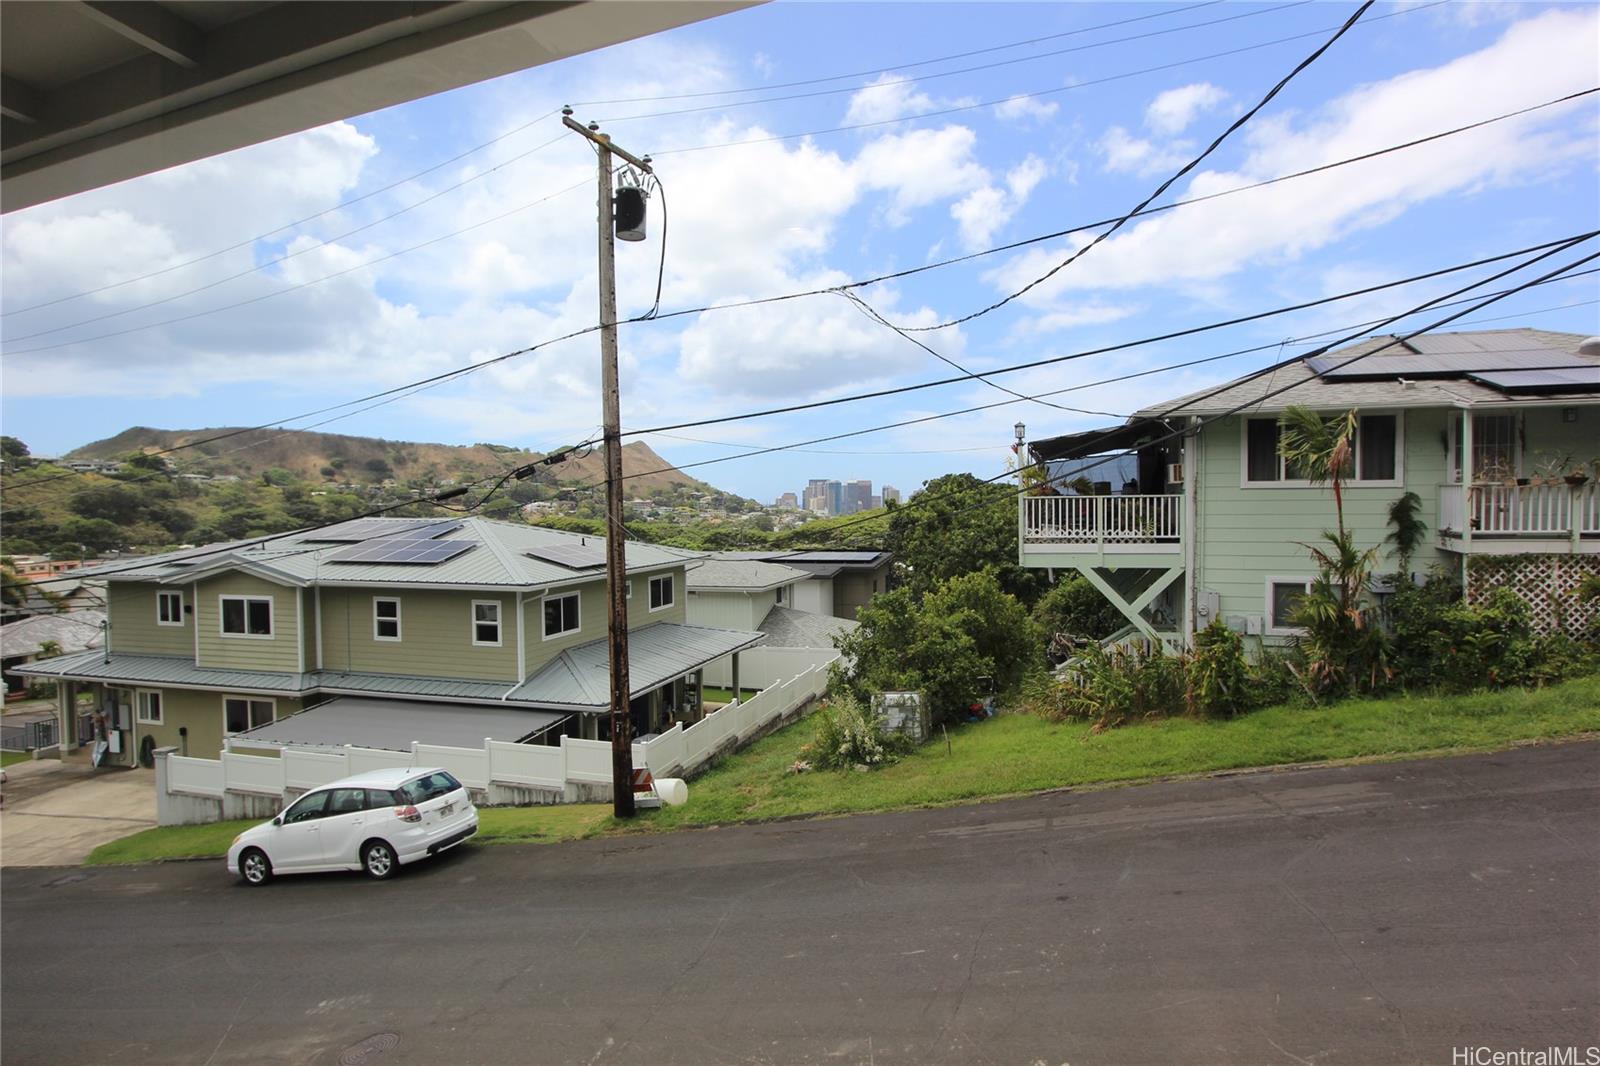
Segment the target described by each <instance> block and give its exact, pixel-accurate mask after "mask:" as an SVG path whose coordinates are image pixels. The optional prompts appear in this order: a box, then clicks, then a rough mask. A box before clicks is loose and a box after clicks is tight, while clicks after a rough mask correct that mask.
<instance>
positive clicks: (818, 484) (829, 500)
mask: <svg viewBox="0 0 1600 1066" xmlns="http://www.w3.org/2000/svg"><path fill="white" fill-rule="evenodd" d="M801 504H802V505H803V506H804V507H805V509H806V510H808V511H812V512H814V513H816V514H824V515H831V514H838V513H839V483H838V482H837V481H829V480H828V479H826V478H812V479H811V480H810V481H808V482H806V490H805V492H804V493H802V494H801Z"/></svg>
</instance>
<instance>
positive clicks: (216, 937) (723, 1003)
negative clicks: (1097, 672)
mask: <svg viewBox="0 0 1600 1066" xmlns="http://www.w3.org/2000/svg"><path fill="white" fill-rule="evenodd" d="M841 787H848V784H847V783H846V784H844V785H841ZM1597 816H1600V745H1597V744H1594V743H1574V744H1565V745H1559V746H1553V747H1543V748H1529V749H1523V750H1519V751H1514V752H1508V753H1504V754H1499V755H1492V756H1473V757H1467V758H1460V759H1437V760H1424V761H1417V762H1408V763H1391V764H1386V765H1372V766H1362V767H1345V768H1329V769H1317V770H1302V771H1291V772H1282V773H1268V774H1250V775H1241V776H1235V777H1229V778H1214V779H1209V780H1200V781H1188V782H1177V783H1169V784H1157V785H1149V786H1144V787H1138V788H1126V789H1117V790H1112V791H1105V792H1095V793H1079V794H1060V795H1052V796H1040V797H1033V798H1029V799H1023V800H1016V801H1008V802H1003V803H994V804H987V805H982V806H972V807H963V808H955V809H947V810H940V811H921V812H911V813H904V814H892V815H875V816H867V817H857V818H849V819H837V820H828V821H814V822H789V823H779V824H773V825H766V826H749V827H742V828H736V829H721V830H710V831H704V832H696V833H688V834H678V835H671V836H652V837H641V838H632V839H613V840H605V841H587V842H581V843H576V844H567V845H557V846H547V847H496V848H490V847H470V848H464V849H458V850H457V851H456V852H455V853H453V854H451V855H448V856H446V857H444V858H443V859H441V860H438V861H435V862H431V863H425V864H422V865H419V866H416V867H413V868H411V869H410V870H408V871H407V872H405V873H404V874H403V875H402V876H401V877H400V878H399V879H397V880H395V881H393V882H390V883H387V884H374V883H370V882H367V881H364V880H361V879H360V878H359V877H358V876H355V875H349V876H346V875H333V876H315V877H301V878H288V879H283V880H279V881H277V882H276V883H274V884H273V885H271V886H269V887H268V888H266V889H264V890H254V889H247V888H244V887H241V886H236V885H235V884H234V883H233V882H232V881H231V880H229V878H228V877H227V875H226V873H225V871H224V870H223V869H222V866H221V864H220V863H205V864H198V863H184V864H172V865H166V866H159V867H142V868H125V869H99V870H73V869H64V868H58V869H53V870H39V869H7V870H5V871H3V872H0V894H3V895H0V900H3V905H0V966H3V973H0V979H3V982H4V986H3V997H0V1026H3V1027H0V1055H3V1058H4V1062H5V1064H6V1066H20V1064H23V1063H51V1064H61V1063H86V1062H111V1061H116V1062H120V1063H130V1062H140V1063H142V1062H185V1063H195V1064H202V1063H204V1064H215V1063H237V1062H274V1063H295V1062H309V1063H319V1064H331V1063H338V1062H341V1061H343V1062H348V1063H351V1064H352V1066H361V1064H364V1066H390V1064H391V1063H449V1064H452V1066H454V1064H465V1063H521V1062H528V1063H586V1064H600V1063H613V1062H626V1063H649V1064H652V1066H656V1064H671V1063H686V1064H700V1063H721V1062H747V1061H748V1062H762V1063H764V1062H777V1063H787V1062H842V1063H850V1062H863V1063H878V1062H882V1063H894V1062H901V1063H905V1062H914V1063H937V1062H950V1063H968V1062H997V1063H1036V1062H1042V1063H1052V1064H1054V1063H1071V1064H1072V1066H1092V1064H1097V1063H1176V1062H1184V1063H1213V1062H1215V1063H1221V1062H1244V1063H1271V1062H1279V1063H1289V1064H1293V1063H1302V1064H1305V1063H1315V1064H1317V1066H1332V1064H1339V1063H1360V1064H1368V1063H1389V1062H1424V1063H1450V1062H1451V1061H1452V1060H1451V1051H1452V1048H1455V1047H1461V1046H1477V1047H1488V1048H1492V1049H1497V1050H1514V1049H1517V1048H1541V1049H1542V1048H1547V1047H1551V1046H1569V1045H1575V1046H1580V1047H1583V1048H1586V1047H1588V1046H1590V1045H1596V1044H1600V924H1597V917H1600V915H1597V910H1600V818H1597ZM1580 1054H1582V1052H1580ZM1484 1061H1487V1060H1484ZM1579 1061H1583V1060H1582V1059H1581V1058H1580V1060H1579Z"/></svg>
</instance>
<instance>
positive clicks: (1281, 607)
mask: <svg viewBox="0 0 1600 1066" xmlns="http://www.w3.org/2000/svg"><path fill="white" fill-rule="evenodd" d="M1310 589H1311V582H1310V581H1308V580H1307V579H1306V578H1303V577H1269V578H1268V579H1267V630H1268V632H1272V633H1296V632H1299V627H1298V626H1296V625H1295V622H1294V612H1295V611H1296V610H1297V609H1298V608H1299V606H1300V601H1301V600H1303V599H1305V595H1306V593H1307V592H1308V591H1310Z"/></svg>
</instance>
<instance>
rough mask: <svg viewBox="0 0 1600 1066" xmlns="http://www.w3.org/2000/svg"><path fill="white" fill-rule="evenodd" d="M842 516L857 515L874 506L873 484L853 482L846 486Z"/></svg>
mask: <svg viewBox="0 0 1600 1066" xmlns="http://www.w3.org/2000/svg"><path fill="white" fill-rule="evenodd" d="M842 503H843V505H844V506H843V509H842V510H841V511H840V513H841V514H856V513H857V512H860V511H865V510H867V509H868V508H869V507H871V506H872V482H870V481H851V482H847V483H846V484H845V486H844V492H843V500H842Z"/></svg>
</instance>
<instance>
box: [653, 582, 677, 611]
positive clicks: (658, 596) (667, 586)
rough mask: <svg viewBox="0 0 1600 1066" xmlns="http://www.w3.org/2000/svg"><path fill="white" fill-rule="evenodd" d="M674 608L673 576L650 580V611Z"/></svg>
mask: <svg viewBox="0 0 1600 1066" xmlns="http://www.w3.org/2000/svg"><path fill="white" fill-rule="evenodd" d="M671 606H672V575H671V574H666V575H664V576H662V577H653V578H651V579H650V609H651V610H652V611H660V610H663V609H664V608H667V607H671Z"/></svg>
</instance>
